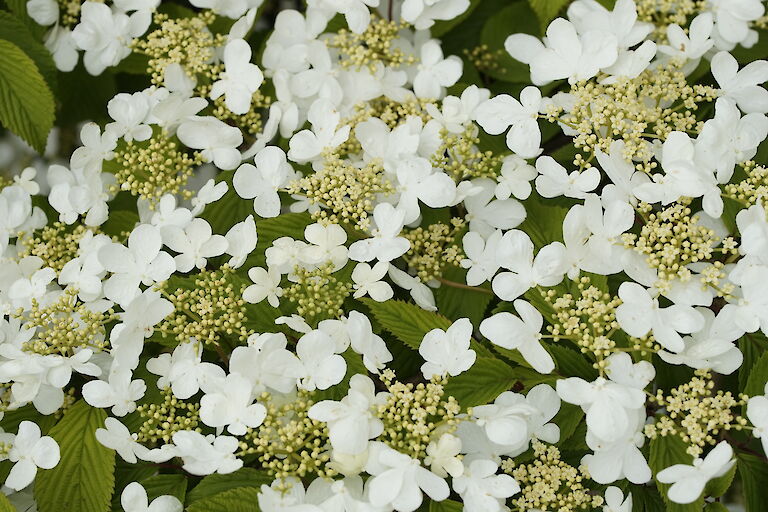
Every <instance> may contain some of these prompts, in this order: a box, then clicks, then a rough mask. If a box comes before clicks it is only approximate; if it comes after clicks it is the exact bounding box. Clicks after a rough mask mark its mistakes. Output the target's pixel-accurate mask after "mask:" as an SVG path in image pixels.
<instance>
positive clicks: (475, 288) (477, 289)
mask: <svg viewBox="0 0 768 512" xmlns="http://www.w3.org/2000/svg"><path fill="white" fill-rule="evenodd" d="M437 280H438V281H440V282H441V283H443V284H444V285H446V286H451V287H453V288H461V289H462V290H471V291H473V292H481V293H487V294H489V295H493V292H492V291H491V290H486V289H485V288H480V287H479V286H469V285H468V284H462V283H457V282H456V281H449V280H448V279H444V278H442V277H438V278H437Z"/></svg>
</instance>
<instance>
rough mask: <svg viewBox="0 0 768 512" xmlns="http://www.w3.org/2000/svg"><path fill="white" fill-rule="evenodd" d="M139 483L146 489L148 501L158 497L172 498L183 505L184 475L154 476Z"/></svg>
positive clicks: (184, 493) (185, 483)
mask: <svg viewBox="0 0 768 512" xmlns="http://www.w3.org/2000/svg"><path fill="white" fill-rule="evenodd" d="M140 483H141V485H142V486H144V489H146V491H147V497H148V498H149V501H152V500H153V499H155V498H157V497H158V496H173V497H175V498H178V500H179V501H180V502H182V503H184V496H185V495H186V493H187V477H185V476H184V475H178V474H167V475H155V476H151V477H149V478H147V479H146V480H142V481H141V482H140Z"/></svg>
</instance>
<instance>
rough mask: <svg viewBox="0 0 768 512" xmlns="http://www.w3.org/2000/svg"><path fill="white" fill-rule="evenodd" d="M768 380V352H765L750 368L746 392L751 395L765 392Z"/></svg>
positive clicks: (745, 387)
mask: <svg viewBox="0 0 768 512" xmlns="http://www.w3.org/2000/svg"><path fill="white" fill-rule="evenodd" d="M766 381H768V352H763V355H762V356H760V359H758V360H757V362H756V363H755V364H754V365H753V366H752V369H751V370H749V377H748V378H747V384H746V386H744V393H746V394H747V395H749V396H757V395H762V394H765V383H766Z"/></svg>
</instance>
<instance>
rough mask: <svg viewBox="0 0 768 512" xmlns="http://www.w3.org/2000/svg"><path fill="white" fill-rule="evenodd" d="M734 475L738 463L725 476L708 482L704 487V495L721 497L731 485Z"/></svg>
mask: <svg viewBox="0 0 768 512" xmlns="http://www.w3.org/2000/svg"><path fill="white" fill-rule="evenodd" d="M734 475H736V464H734V465H733V467H732V468H731V469H729V470H728V472H727V473H726V474H724V475H723V476H721V477H718V478H715V479H714V480H710V481H709V482H707V486H706V487H705V488H704V495H705V496H711V497H712V498H719V497H720V496H722V495H723V494H725V491H727V490H728V489H729V488H730V487H731V483H732V482H733V477H734Z"/></svg>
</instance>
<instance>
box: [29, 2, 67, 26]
mask: <svg viewBox="0 0 768 512" xmlns="http://www.w3.org/2000/svg"><path fill="white" fill-rule="evenodd" d="M26 7H27V9H26V11H27V14H29V17H30V18H32V19H33V20H35V23H37V24H38V25H42V26H44V27H47V26H49V25H53V24H54V23H56V22H57V21H59V4H58V3H57V2H55V1H54V0H28V1H27V3H26Z"/></svg>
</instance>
